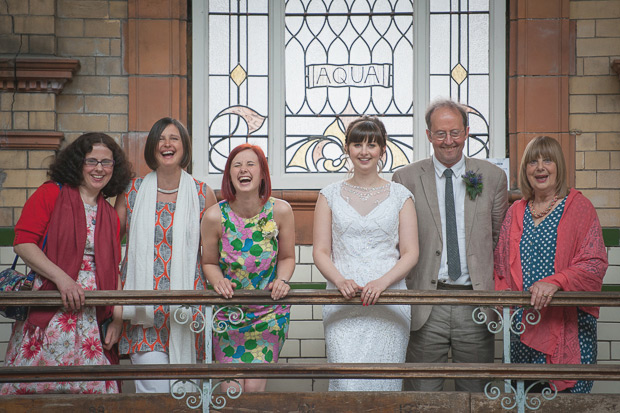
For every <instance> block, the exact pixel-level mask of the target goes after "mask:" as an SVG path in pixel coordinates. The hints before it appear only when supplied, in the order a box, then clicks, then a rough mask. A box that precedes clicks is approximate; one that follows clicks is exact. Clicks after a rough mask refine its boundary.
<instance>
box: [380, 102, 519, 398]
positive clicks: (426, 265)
mask: <svg viewBox="0 0 620 413" xmlns="http://www.w3.org/2000/svg"><path fill="white" fill-rule="evenodd" d="M426 124H427V127H428V129H427V130H426V135H427V137H428V140H429V141H430V142H431V144H432V145H433V156H432V157H430V158H428V159H423V160H420V161H417V162H414V163H412V164H410V165H408V166H406V167H404V168H402V169H400V170H398V171H397V172H396V173H395V174H394V176H393V178H392V179H393V180H394V181H395V182H399V183H401V184H403V185H404V186H406V187H407V188H408V189H409V190H410V191H411V192H412V193H413V195H414V197H415V206H416V212H417V216H418V237H419V241H420V243H419V244H420V258H419V260H418V264H417V265H416V266H415V267H414V269H413V270H412V271H411V273H410V274H409V275H408V276H407V287H408V288H409V289H411V290H435V289H439V290H493V289H494V283H493V249H494V247H495V244H496V243H497V239H498V236H499V230H500V226H501V224H502V221H503V219H504V215H505V214H506V209H507V208H508V192H507V185H506V175H505V174H504V172H503V171H502V170H501V169H500V168H498V167H497V166H495V165H493V164H491V163H490V162H487V161H485V160H479V159H473V158H467V157H465V156H463V148H464V146H465V142H466V141H467V138H468V136H469V127H468V126H467V113H466V111H465V109H464V108H463V106H461V105H459V104H458V103H455V102H453V101H451V100H440V101H437V102H434V103H433V104H432V105H431V106H430V107H429V108H428V109H427V111H426ZM470 171H472V172H473V173H474V174H476V175H480V176H481V178H482V183H483V186H482V190H481V191H480V192H479V193H478V194H472V196H473V197H474V199H471V197H470V195H469V194H468V192H467V188H466V183H465V179H463V178H462V176H463V175H465V173H466V172H470ZM474 308H475V306H452V305H435V306H432V305H414V306H412V307H411V336H410V339H409V347H408V348H407V362H414V363H445V362H447V361H448V351H449V350H451V351H452V360H453V361H454V362H456V363H493V358H494V343H493V335H492V334H491V333H489V331H488V330H487V327H486V325H484V324H483V325H478V324H475V323H474V322H473V320H472V311H473V309H474ZM443 382H444V380H443V379H428V380H427V379H413V380H411V379H410V380H405V390H416V391H441V390H443ZM484 385H485V381H483V380H456V390H457V391H468V392H480V391H483V390H484Z"/></svg>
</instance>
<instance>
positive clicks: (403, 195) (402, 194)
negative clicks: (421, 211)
mask: <svg viewBox="0 0 620 413" xmlns="http://www.w3.org/2000/svg"><path fill="white" fill-rule="evenodd" d="M392 185H393V186H394V195H396V199H397V201H398V209H399V210H400V209H402V207H403V205H405V201H407V199H409V198H411V200H412V201H413V202H415V198H414V197H413V194H412V193H411V191H409V190H408V189H407V188H405V186H403V185H401V184H399V183H397V182H392Z"/></svg>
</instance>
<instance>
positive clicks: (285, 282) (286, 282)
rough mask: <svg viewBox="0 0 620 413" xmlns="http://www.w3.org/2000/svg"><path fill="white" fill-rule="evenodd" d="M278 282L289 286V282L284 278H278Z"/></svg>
mask: <svg viewBox="0 0 620 413" xmlns="http://www.w3.org/2000/svg"><path fill="white" fill-rule="evenodd" d="M278 280H280V281H282V282H283V283H284V284H286V285H288V280H284V279H282V278H278Z"/></svg>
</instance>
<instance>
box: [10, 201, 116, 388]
mask: <svg viewBox="0 0 620 413" xmlns="http://www.w3.org/2000/svg"><path fill="white" fill-rule="evenodd" d="M84 209H85V211H86V247H85V248H84V258H83V260H82V266H81V270H80V272H79V274H78V278H77V283H78V284H80V286H81V287H82V288H83V289H84V290H85V291H94V290H96V289H97V283H96V279H95V223H96V217H97V206H91V205H88V204H84ZM42 284H43V279H42V278H41V277H40V276H38V275H37V277H36V278H35V281H34V286H33V290H35V291H36V290H38V289H39V288H41V285H42ZM33 330H34V331H33ZM4 363H5V365H6V366H13V367H24V366H101V365H108V364H110V362H109V361H108V359H107V358H106V356H105V355H104V354H103V347H102V344H101V338H100V335H99V326H98V325H97V314H96V307H83V308H82V309H81V310H79V311H72V310H68V309H64V308H60V309H59V310H58V311H57V312H56V314H54V317H53V318H52V319H51V321H50V322H49V324H48V326H47V328H46V329H45V330H43V329H41V328H39V327H37V328H36V329H28V328H26V322H25V321H16V322H15V324H14V325H13V332H12V334H11V339H10V341H9V345H8V349H7V353H6V359H5V362H4ZM30 393H118V387H117V383H116V381H81V382H78V381H72V382H44V383H6V384H4V385H3V386H2V388H1V389H0V394H30Z"/></svg>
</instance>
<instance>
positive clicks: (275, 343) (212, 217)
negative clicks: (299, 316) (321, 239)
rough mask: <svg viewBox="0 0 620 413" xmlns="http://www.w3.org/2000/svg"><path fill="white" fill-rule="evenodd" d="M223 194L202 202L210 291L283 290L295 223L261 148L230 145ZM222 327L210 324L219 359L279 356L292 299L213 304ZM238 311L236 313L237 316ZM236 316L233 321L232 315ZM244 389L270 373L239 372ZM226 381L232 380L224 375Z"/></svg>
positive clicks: (291, 262)
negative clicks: (206, 204)
mask: <svg viewBox="0 0 620 413" xmlns="http://www.w3.org/2000/svg"><path fill="white" fill-rule="evenodd" d="M222 197H223V198H224V200H223V201H222V202H220V203H219V204H218V205H214V206H212V207H211V208H209V209H208V210H207V212H206V213H205V215H204V217H203V219H202V225H201V233H202V253H203V255H202V262H203V264H202V265H203V271H204V273H205V275H206V277H207V280H208V281H209V283H210V284H211V285H212V286H213V287H214V290H215V292H217V293H218V294H220V295H221V296H222V297H224V298H231V297H232V296H233V294H234V291H235V290H238V289H245V290H269V291H271V298H272V299H273V300H278V299H280V298H282V297H284V296H286V294H288V292H289V290H290V287H289V285H288V282H289V280H290V279H291V277H292V275H293V270H294V269H295V224H294V219H293V210H292V209H291V206H290V205H289V204H288V203H287V202H286V201H283V200H281V199H275V198H273V197H271V180H270V178H269V166H268V164H267V159H266V158H265V155H264V154H263V151H262V150H261V148H259V147H258V146H255V145H251V144H247V143H246V144H243V145H240V146H237V147H236V148H234V149H233V150H232V151H231V153H230V155H229V156H228V160H227V161H226V167H225V170H224V176H223V178H222ZM214 311H215V314H216V319H217V320H218V324H219V325H220V326H223V325H226V327H227V328H226V329H225V330H224V329H220V330H224V331H222V332H217V331H214V334H213V349H214V354H215V361H216V362H217V363H272V362H273V363H276V362H277V361H278V356H279V354H280V350H281V349H282V346H283V344H284V340H285V339H286V334H287V332H288V325H289V321H290V306H287V305H267V306H265V305H248V306H240V307H229V306H226V307H217V306H216V307H215V308H214ZM239 314H241V319H239V320H237V317H238V316H239ZM231 320H234V321H231ZM239 382H240V384H241V387H242V388H243V390H244V391H245V392H256V391H264V390H265V386H266V385H267V379H244V380H239ZM223 386H224V387H225V389H227V388H228V387H230V386H231V384H228V383H224V384H223Z"/></svg>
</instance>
